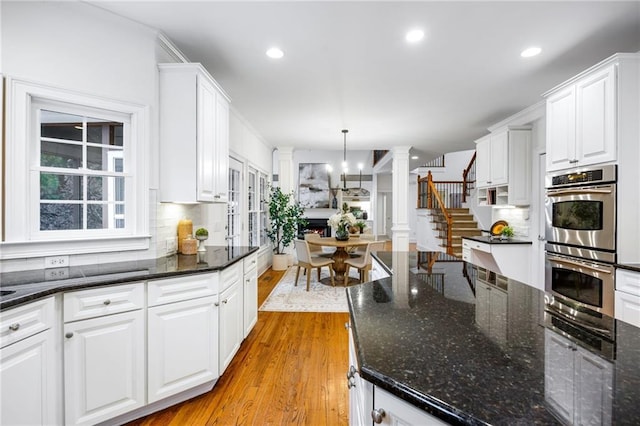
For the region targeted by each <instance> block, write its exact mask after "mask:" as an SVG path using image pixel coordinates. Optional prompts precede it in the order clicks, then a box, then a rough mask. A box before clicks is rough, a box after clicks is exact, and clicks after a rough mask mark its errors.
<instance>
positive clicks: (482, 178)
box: [476, 136, 491, 188]
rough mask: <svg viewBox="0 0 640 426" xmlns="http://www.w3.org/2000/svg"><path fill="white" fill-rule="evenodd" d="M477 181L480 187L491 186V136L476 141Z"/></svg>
mask: <svg viewBox="0 0 640 426" xmlns="http://www.w3.org/2000/svg"><path fill="white" fill-rule="evenodd" d="M476 181H477V182H478V188H484V187H487V186H491V138H490V137H489V136H488V137H485V138H483V139H481V140H479V141H477V142H476Z"/></svg>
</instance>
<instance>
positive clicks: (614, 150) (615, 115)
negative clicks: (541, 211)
mask: <svg viewBox="0 0 640 426" xmlns="http://www.w3.org/2000/svg"><path fill="white" fill-rule="evenodd" d="M637 66H638V56H637V55H636V54H624V53H623V54H616V55H613V56H612V57H610V58H608V59H606V60H605V61H602V62H601V63H599V64H596V65H594V66H593V67H591V68H589V69H588V70H586V71H584V72H582V73H580V74H578V75H577V76H575V77H573V78H571V79H570V80H568V81H566V82H565V83H563V84H561V85H559V86H557V87H555V88H554V89H552V90H550V91H549V92H547V93H545V96H546V98H547V141H546V144H547V171H556V170H563V169H568V168H575V167H582V166H587V165H592V164H599V163H606V162H614V161H616V160H618V150H621V151H620V152H621V157H620V159H622V158H624V157H623V156H624V155H625V154H624V153H625V152H627V148H625V145H627V144H635V143H636V141H637V139H636V138H637V134H638V129H637V114H638V103H637V88H638V76H637ZM635 161H637V160H635Z"/></svg>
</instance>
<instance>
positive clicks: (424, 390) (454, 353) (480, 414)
mask: <svg viewBox="0 0 640 426" xmlns="http://www.w3.org/2000/svg"><path fill="white" fill-rule="evenodd" d="M375 257H376V259H377V260H378V261H380V263H382V264H384V265H385V266H386V267H387V268H388V270H389V271H390V272H392V274H391V276H390V277H388V278H383V279H379V280H376V281H373V282H370V283H365V284H362V285H359V286H353V287H349V288H348V289H347V296H348V300H349V309H350V318H351V329H352V335H353V339H354V346H355V351H356V354H357V363H358V365H359V374H360V376H361V378H362V379H364V380H366V381H367V382H370V383H372V384H373V385H374V386H375V388H376V389H377V388H380V389H382V390H384V391H387V392H389V393H391V394H393V395H394V396H396V397H398V398H400V399H401V400H403V401H406V402H408V403H410V404H412V405H413V406H415V407H418V408H419V409H421V410H423V411H424V412H425V413H428V414H430V415H432V416H435V417H437V418H439V419H442V420H444V421H446V422H448V423H452V424H504V425H507V424H508V425H513V424H561V423H580V422H584V423H589V424H637V423H638V422H640V410H639V409H638V407H639V406H640V369H639V368H638V365H640V329H638V328H637V327H634V326H631V325H629V324H626V323H624V322H622V321H616V339H615V342H604V343H605V346H608V347H610V349H612V351H610V352H612V353H608V354H607V353H605V352H606V351H598V350H597V349H596V348H595V347H594V346H598V345H600V346H602V343H603V342H600V341H598V340H597V339H594V338H593V336H591V335H589V334H588V333H587V334H580V333H575V332H573V331H575V330H573V329H572V328H570V327H569V328H564V327H563V326H561V325H559V324H557V323H550V322H549V321H547V320H548V318H547V317H548V315H549V314H547V313H545V310H544V307H545V305H544V293H543V292H541V291H539V290H537V289H535V288H533V287H531V286H528V285H525V284H522V283H520V282H518V281H515V280H511V279H507V278H504V277H501V276H500V275H496V274H493V273H491V272H489V271H487V270H483V269H478V268H476V267H474V266H473V265H471V264H469V263H466V262H462V261H460V260H459V259H456V258H454V257H451V256H447V255H445V254H442V253H440V254H437V253H426V252H418V253H396V252H393V253H392V252H382V253H380V252H379V253H377V255H375ZM576 336H578V337H581V338H576ZM556 342H566V347H565V346H562V345H559V344H556ZM585 360H587V361H586V362H585ZM593 365H597V366H602V368H595V367H594V368H590V366H593ZM373 394H374V407H375V406H376V404H375V399H376V398H375V392H374V393H373ZM381 408H383V407H381ZM558 419H562V421H560V420H558Z"/></svg>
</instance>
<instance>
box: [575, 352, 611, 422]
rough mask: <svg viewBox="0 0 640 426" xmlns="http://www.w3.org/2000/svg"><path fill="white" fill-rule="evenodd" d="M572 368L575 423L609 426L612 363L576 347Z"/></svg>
mask: <svg viewBox="0 0 640 426" xmlns="http://www.w3.org/2000/svg"><path fill="white" fill-rule="evenodd" d="M574 354H575V357H576V361H575V363H576V371H575V381H574V383H575V405H576V413H575V424H578V425H610V424H611V412H612V405H613V395H612V390H613V364H612V363H610V362H609V361H606V360H604V359H603V358H600V357H599V356H596V355H594V354H592V353H591V352H589V351H587V350H586V349H583V348H580V347H578V348H577V350H576V351H574Z"/></svg>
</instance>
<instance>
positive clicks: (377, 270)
mask: <svg viewBox="0 0 640 426" xmlns="http://www.w3.org/2000/svg"><path fill="white" fill-rule="evenodd" d="M389 276H390V275H389V273H388V272H387V270H386V269H384V267H383V266H382V264H381V263H380V261H378V260H377V259H376V258H374V257H372V258H371V280H372V281H375V280H380V279H382V278H387V277H389Z"/></svg>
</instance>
